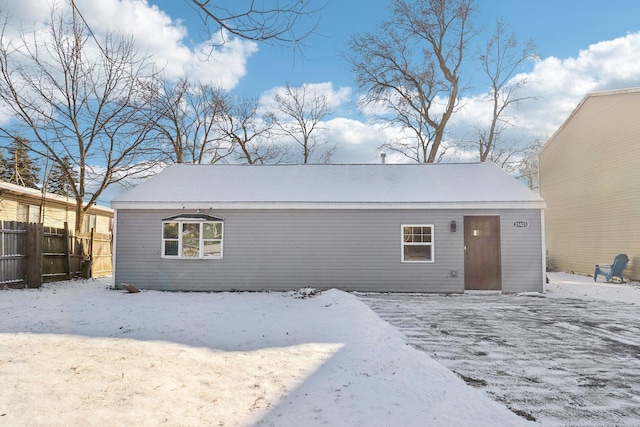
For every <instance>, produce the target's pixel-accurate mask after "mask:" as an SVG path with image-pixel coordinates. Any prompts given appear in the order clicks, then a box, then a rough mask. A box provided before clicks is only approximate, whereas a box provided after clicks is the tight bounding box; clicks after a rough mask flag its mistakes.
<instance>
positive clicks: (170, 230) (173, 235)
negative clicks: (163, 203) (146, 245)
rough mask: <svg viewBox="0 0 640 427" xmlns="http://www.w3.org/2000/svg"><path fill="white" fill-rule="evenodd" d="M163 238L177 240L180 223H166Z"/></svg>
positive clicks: (163, 226) (163, 228)
mask: <svg viewBox="0 0 640 427" xmlns="http://www.w3.org/2000/svg"><path fill="white" fill-rule="evenodd" d="M162 237H163V238H164V239H177V238H178V223H177V222H165V223H163V224H162Z"/></svg>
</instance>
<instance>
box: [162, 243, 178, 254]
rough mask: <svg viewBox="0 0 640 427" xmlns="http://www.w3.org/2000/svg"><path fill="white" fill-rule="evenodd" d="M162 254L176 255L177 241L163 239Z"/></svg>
mask: <svg viewBox="0 0 640 427" xmlns="http://www.w3.org/2000/svg"><path fill="white" fill-rule="evenodd" d="M164 254H165V255H167V256H178V241H177V240H167V241H165V242H164Z"/></svg>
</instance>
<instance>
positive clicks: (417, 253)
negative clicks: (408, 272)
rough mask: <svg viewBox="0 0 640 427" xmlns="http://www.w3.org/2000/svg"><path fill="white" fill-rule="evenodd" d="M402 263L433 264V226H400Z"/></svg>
mask: <svg viewBox="0 0 640 427" xmlns="http://www.w3.org/2000/svg"><path fill="white" fill-rule="evenodd" d="M402 262H433V225H403V226H402Z"/></svg>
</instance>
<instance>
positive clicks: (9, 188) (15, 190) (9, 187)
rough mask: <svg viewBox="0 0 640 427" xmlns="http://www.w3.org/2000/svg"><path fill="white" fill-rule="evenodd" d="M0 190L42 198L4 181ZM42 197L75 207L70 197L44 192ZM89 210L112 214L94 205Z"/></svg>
mask: <svg viewBox="0 0 640 427" xmlns="http://www.w3.org/2000/svg"><path fill="white" fill-rule="evenodd" d="M2 190H6V191H8V192H10V193H12V194H15V195H23V196H31V197H38V198H41V197H42V190H38V189H36V188H29V187H23V186H21V185H17V184H12V183H10V182H6V181H0V192H2ZM44 195H45V200H46V201H51V202H58V203H60V204H64V205H68V206H75V205H76V201H75V199H73V198H70V197H65V196H61V195H59V194H55V193H49V192H46V191H45V193H44ZM85 206H86V205H85ZM89 209H90V210H96V211H100V212H104V213H113V209H111V208H110V207H108V206H102V205H97V204H95V203H94V204H93V205H91V207H90V208H89Z"/></svg>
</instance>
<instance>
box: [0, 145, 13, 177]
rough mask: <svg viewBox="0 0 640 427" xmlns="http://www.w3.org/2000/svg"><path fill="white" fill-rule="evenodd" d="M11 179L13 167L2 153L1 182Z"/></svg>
mask: <svg viewBox="0 0 640 427" xmlns="http://www.w3.org/2000/svg"><path fill="white" fill-rule="evenodd" d="M10 179H11V167H10V166H9V163H7V159H6V158H5V157H4V153H3V152H2V151H0V181H9V180H10Z"/></svg>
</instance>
